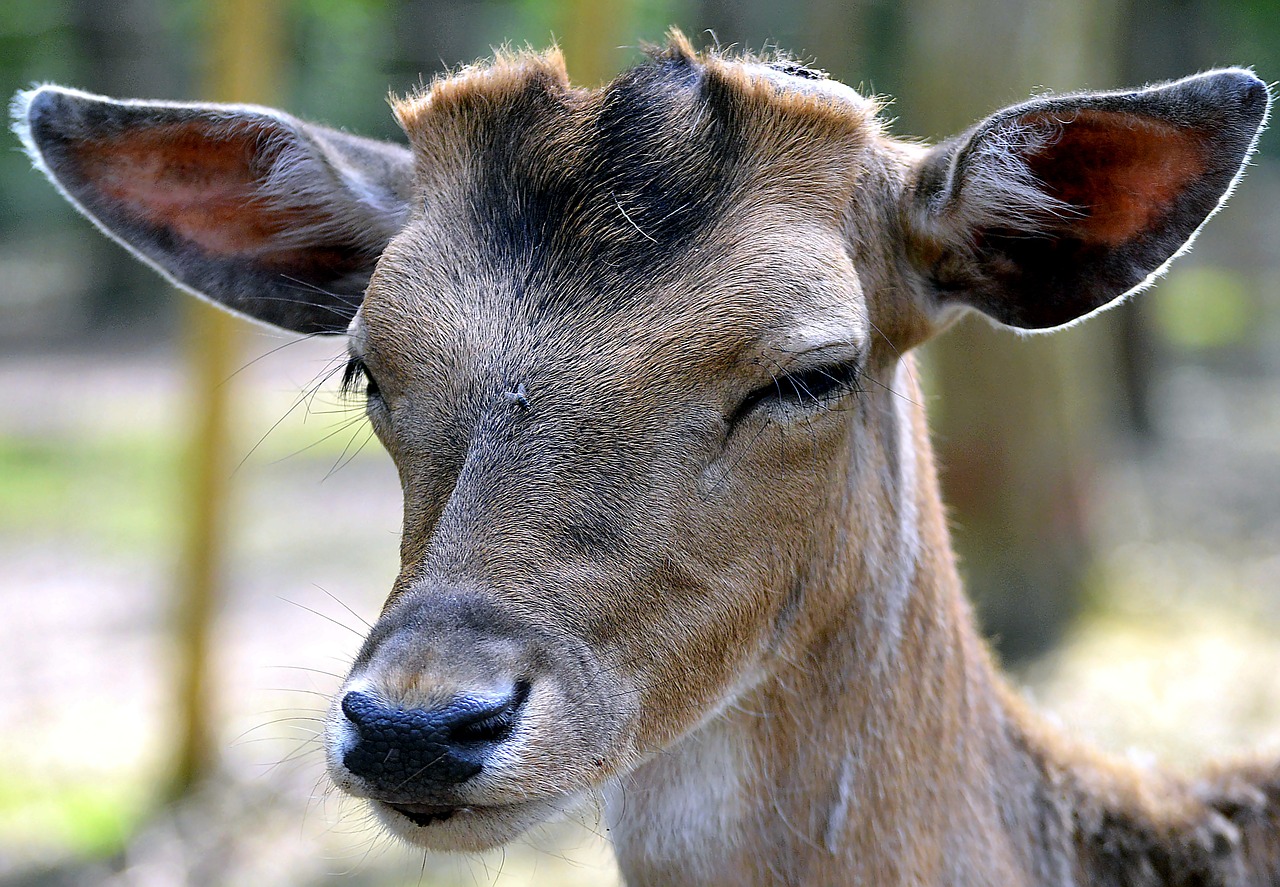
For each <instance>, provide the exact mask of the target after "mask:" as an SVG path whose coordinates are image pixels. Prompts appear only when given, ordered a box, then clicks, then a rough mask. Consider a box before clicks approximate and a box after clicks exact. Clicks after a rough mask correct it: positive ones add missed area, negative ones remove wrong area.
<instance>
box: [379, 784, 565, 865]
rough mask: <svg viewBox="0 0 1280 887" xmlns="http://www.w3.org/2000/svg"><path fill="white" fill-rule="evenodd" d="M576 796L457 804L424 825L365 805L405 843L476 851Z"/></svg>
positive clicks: (516, 832) (524, 829) (490, 846)
mask: <svg viewBox="0 0 1280 887" xmlns="http://www.w3.org/2000/svg"><path fill="white" fill-rule="evenodd" d="M579 800H580V798H579V796H578V795H576V794H574V795H563V796H560V797H556V798H547V799H541V798H539V799H535V800H531V801H522V802H520V803H517V804H505V805H501V806H494V807H460V808H458V810H457V811H456V812H455V813H454V814H453V815H452V816H450V817H449V818H448V819H446V820H443V821H441V822H433V823H431V824H430V825H427V826H419V825H415V824H414V823H413V822H412V821H410V820H409V819H408V818H407V817H405V816H404V815H402V814H400V813H398V812H396V811H395V810H393V809H392V808H391V807H389V806H387V805H386V804H383V803H381V802H379V801H370V802H369V806H370V807H371V808H372V809H373V812H374V813H375V814H376V815H377V817H378V821H379V822H380V823H382V825H383V827H384V828H386V830H387V831H388V832H390V833H391V834H392V835H394V836H395V837H397V838H399V839H400V840H402V841H404V842H405V843H407V844H412V845H414V846H415V847H423V848H425V849H427V850H434V851H437V852H445V853H449V852H453V853H478V852H481V851H483V850H492V849H493V848H495V847H499V846H501V845H503V844H506V843H508V842H510V841H512V840H514V839H515V838H518V837H519V836H520V835H522V834H524V833H525V832H527V831H528V830H529V829H531V828H533V827H534V826H535V825H539V824H541V823H543V822H545V821H546V820H548V819H550V818H552V817H554V816H558V815H560V814H561V813H563V812H564V811H565V810H567V809H569V808H570V807H572V806H574V805H575V804H576V803H577V802H578V801H579Z"/></svg>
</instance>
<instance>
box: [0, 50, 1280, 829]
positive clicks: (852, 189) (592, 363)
mask: <svg viewBox="0 0 1280 887" xmlns="http://www.w3.org/2000/svg"><path fill="white" fill-rule="evenodd" d="M814 76H815V75H813V74H812V73H811V72H805V71H803V70H801V69H797V68H795V67H794V66H792V65H788V64H786V63H779V64H774V65H765V64H761V63H757V62H741V61H735V60H732V59H725V58H721V57H718V56H715V55H711V56H706V57H703V56H698V55H696V54H695V53H694V52H693V51H692V49H691V48H690V47H689V46H688V44H687V42H685V41H684V40H683V38H680V37H678V36H677V37H676V38H674V39H673V42H672V45H671V46H670V47H669V48H668V49H667V50H666V51H665V52H661V53H657V54H655V56H654V58H653V59H652V60H651V61H650V62H649V63H648V64H646V65H643V66H641V67H638V68H636V69H634V70H632V71H630V72H628V73H626V74H624V75H622V76H621V77H619V78H618V79H617V80H615V81H614V82H613V83H611V84H610V85H609V86H607V87H605V88H603V89H601V90H597V91H582V90H574V89H572V88H571V87H570V86H569V84H568V81H567V78H566V76H565V72H564V68H563V64H562V63H561V62H560V60H559V58H558V56H557V55H556V54H554V53H551V54H548V55H545V56H521V57H518V58H515V59H503V60H500V61H499V63H497V64H495V65H494V66H492V67H489V68H482V69H471V70H468V71H465V72H463V73H462V74H461V75H459V76H457V77H454V78H451V79H447V80H442V81H440V82H438V83H436V84H435V85H434V86H433V87H432V88H431V89H430V90H429V91H427V92H426V93H424V94H422V95H420V96H416V97H413V98H411V99H409V100H406V101H404V102H401V103H399V104H398V105H397V107H396V111H397V114H398V116H399V118H400V122H401V124H402V126H403V127H404V129H405V132H406V133H407V135H408V136H409V140H410V142H411V143H412V149H411V150H410V149H406V148H404V147H400V146H395V145H390V144H384V143H377V142H372V141H369V140H365V139H360V138H357V137H354V136H350V135H347V134H345V133H341V132H337V131H334V130H330V129H326V128H324V127H318V126H314V125H311V124H306V123H303V122H301V121H298V120H295V119H293V118H291V117H289V116H287V115H284V114H282V113H280V112H276V111H271V110H269V109H264V108H256V107H242V106H208V105H175V104H161V103H151V102H137V101H115V100H110V99H104V98H101V97H98V96H91V95H87V94H84V93H78V92H75V91H71V90H64V89H61V88H57V87H45V88H41V89H39V90H35V91H33V92H31V93H23V94H20V95H19V97H18V99H17V101H16V102H15V104H14V112H15V120H16V128H17V129H18V131H19V134H20V135H21V136H22V137H23V139H24V141H25V143H26V146H27V149H28V152H29V153H30V155H31V157H32V158H33V160H34V161H35V162H36V164H37V165H38V166H39V167H40V168H41V169H42V170H44V171H45V172H46V173H47V174H48V175H49V176H50V178H51V179H52V180H53V181H54V182H55V183H56V184H57V185H58V186H59V187H60V188H61V189H62V190H63V192H64V193H65V194H66V196H67V197H68V198H69V199H71V200H72V201H73V202H74V203H75V204H76V205H77V206H78V207H79V208H80V209H81V210H82V211H84V212H85V213H86V214H87V215H89V216H90V217H91V218H92V219H94V221H95V222H97V223H98V224H99V225H100V226H101V227H102V228H103V229H104V230H105V231H106V232H107V233H109V234H110V235H111V236H113V237H115V238H117V239H118V240H120V241H121V242H122V243H124V244H126V245H127V246H128V247H129V248H131V249H133V250H134V251H135V252H136V253H137V254H138V255H139V257H141V258H142V259H144V260H145V261H147V262H149V263H151V264H152V265H154V266H155V267H156V268H158V269H159V270H160V271H162V272H163V273H164V274H166V275H167V276H169V277H170V278H171V279H172V280H174V281H175V282H177V283H178V284H180V285H182V286H185V287H187V288H189V289H191V290H193V291H195V292H197V293H200V294H202V295H205V296H208V297H210V298H213V299H215V300H217V301H219V302H221V303H222V304H224V305H226V306H227V307H229V308H230V309H232V310H234V311H238V312H242V313H244V314H247V315H250V316H252V317H255V318H257V319H259V320H263V321H266V322H268V323H272V324H275V325H278V326H281V327H285V328H288V329H291V330H295V331H304V332H328V333H335V334H345V335H346V337H347V343H348V348H349V350H350V353H351V364H350V366H349V368H348V371H349V373H348V375H349V378H350V380H351V381H352V383H353V384H355V385H357V386H358V385H360V384H364V385H367V393H368V414H369V418H370V421H371V422H372V423H373V427H374V428H375V429H376V431H377V433H378V436H379V437H380V438H381V440H382V442H383V443H384V444H385V445H386V447H387V450H388V451H389V452H390V453H391V456H392V458H393V459H394V460H395V463H396V465H397V467H398V469H399V472H400V477H401V481H402V485H403V488H404V502H405V505H404V510H405V513H404V536H403V540H402V545H401V557H402V564H401V571H400V575H399V578H398V579H397V581H396V584H395V587H394V588H393V589H392V591H391V594H390V596H389V598H388V600H387V603H386V605H385V607H384V609H383V612H382V614H381V616H380V617H379V619H378V621H377V623H376V624H375V625H374V627H373V629H372V631H371V632H370V634H369V636H368V638H367V639H366V641H365V643H364V645H363V648H362V649H361V651H360V653H359V655H358V657H357V658H356V661H355V663H354V666H353V668H352V670H351V673H350V676H349V677H348V679H347V681H346V682H345V685H344V687H343V688H342V690H341V691H340V693H339V694H338V696H337V698H336V699H335V700H334V703H333V706H332V709H331V712H330V717H329V724H328V729H327V734H326V746H327V752H328V761H329V770H330V773H331V775H332V776H333V779H334V781H335V782H336V783H337V784H338V785H339V786H341V787H342V788H344V789H345V790H347V791H348V792H350V793H352V794H354V795H357V796H360V797H364V798H368V799H369V800H370V802H371V803H372V804H373V805H374V807H375V809H376V810H377V811H378V812H379V814H380V815H381V817H382V819H383V821H384V822H385V823H386V824H387V825H388V826H389V827H390V828H391V829H392V830H394V831H395V832H397V833H398V834H400V835H402V836H404V837H405V838H407V839H408V840H411V841H413V842H416V843H419V844H422V845H424V846H428V847H436V848H442V849H478V848H483V847H488V846H492V845H495V844H499V843H501V842H503V841H505V840H507V839H509V838H511V837H513V836H514V835H516V834H518V833H519V832H520V831H522V830H523V829H525V828H526V827H528V826H529V825H531V824H533V823H535V822H537V821H539V820H540V819H542V818H544V817H545V816H546V815H548V814H549V813H551V812H553V811H555V810H557V809H559V808H561V807H564V806H566V805H567V804H568V803H569V802H570V801H572V800H573V799H574V798H575V797H577V796H579V795H581V794H583V793H586V792H589V791H591V790H592V789H593V788H595V787H598V786H601V785H602V784H604V783H606V782H608V781H609V780H611V779H613V778H615V777H617V776H619V775H620V774H624V773H626V772H627V771H628V770H630V769H631V768H634V767H636V766H637V765H639V764H640V763H641V762H643V761H645V760H646V759H647V758H648V757H650V756H652V755H655V754H658V753H660V752H661V751H662V750H663V749H665V748H669V747H670V746H671V745H672V744H673V743H674V742H675V741H677V740H678V739H679V738H680V737H681V736H683V735H685V734H688V733H689V732H690V731H693V730H694V729H696V728H697V727H698V726H699V725H700V724H702V723H705V722H707V721H708V720H710V719H713V718H715V717H717V715H718V714H719V713H721V712H722V711H723V710H724V709H725V708H726V707H727V706H730V705H731V704H733V702H734V701H735V700H738V699H740V698H741V697H742V696H743V694H745V693H747V692H749V691H750V690H751V689H752V688H753V687H754V686H756V685H757V684H759V683H761V682H762V681H765V680H766V679H767V678H768V677H769V676H770V673H771V669H774V668H775V666H776V665H777V663H778V662H779V661H791V662H800V663H801V665H800V667H803V662H804V656H805V653H806V651H811V650H813V649H814V648H815V647H816V645H819V644H826V645H828V646H829V645H831V644H834V643H840V642H842V641H841V640H840V639H839V638H838V637H837V636H836V634H835V633H833V631H832V629H831V626H832V624H833V620H834V621H839V620H841V619H845V620H847V619H849V618H852V617H850V616H849V615H848V614H850V613H855V612H856V613H857V614H859V617H858V618H862V619H865V620H867V621H868V624H869V625H870V626H871V628H870V630H869V633H870V635H871V636H873V637H878V636H885V637H889V638H892V637H893V636H894V633H895V631H897V630H898V629H897V628H896V627H895V623H894V617H893V614H894V613H901V611H902V606H903V600H904V598H905V596H907V595H909V594H910V593H911V587H912V585H911V576H912V570H913V569H914V567H915V564H916V562H917V558H921V557H925V556H939V557H941V556H945V554H940V552H945V551H946V543H945V539H941V540H939V539H934V540H933V541H932V542H931V543H929V544H923V543H921V542H920V540H919V538H918V534H919V529H920V526H921V524H919V523H918V522H917V520H916V517H915V502H916V501H917V496H916V490H917V486H918V481H920V478H922V477H925V475H924V474H923V473H922V474H919V475H918V474H917V469H920V470H921V472H927V471H928V470H930V469H929V466H928V460H927V453H925V450H926V448H927V445H925V444H924V443H923V440H922V438H921V437H920V436H921V435H922V434H923V432H922V430H921V429H922V428H923V424H922V421H921V420H920V418H919V416H918V415H917V414H911V415H908V414H909V413H910V412H911V410H909V409H908V406H907V404H908V400H907V398H905V397H903V396H901V395H902V394H903V393H904V392H905V391H907V390H908V383H907V382H906V381H905V380H904V378H903V376H904V375H905V374H904V373H903V372H902V369H901V364H900V357H901V352H904V351H906V350H907V349H909V348H910V347H912V346H913V345H916V344H918V343H919V342H921V341H923V340H924V339H925V338H927V337H928V336H929V335H930V334H931V333H933V332H934V331H936V330H938V329H941V328H942V327H944V326H945V325H946V323H947V322H948V321H949V319H950V317H951V316H952V315H953V314H954V313H955V311H956V309H958V308H961V307H969V308H976V309H978V310H980V311H983V312H985V313H987V314H988V315H990V316H991V317H993V318H994V319H996V320H998V321H1001V322H1004V323H1006V324H1009V325H1011V326H1016V327H1022V328H1027V329H1044V328H1049V327H1053V326H1056V325H1060V324H1064V323H1068V322H1070V321H1073V320H1075V319H1077V318H1079V317H1081V316H1083V315H1085V314H1088V313H1089V312H1091V311H1095V310H1098V309H1100V308H1102V307H1104V306H1106V305H1108V304H1110V303H1112V302H1114V301H1115V300H1116V299H1118V298H1119V297H1120V296H1122V295H1123V294H1125V293H1127V292H1131V291H1133V290H1134V289H1135V288H1138V287H1141V286H1142V285H1144V284H1145V283H1146V282H1148V281H1149V280H1150V279H1151V278H1152V277H1153V276H1154V275H1155V274H1156V273H1158V272H1159V270H1160V269H1162V268H1163V267H1164V265H1165V264H1166V263H1167V262H1168V261H1169V259H1170V258H1171V257H1172V256H1173V255H1175V254H1176V253H1177V252H1178V251H1179V250H1180V249H1182V248H1183V247H1184V246H1185V244H1187V243H1188V242H1189V239H1190V238H1191V237H1193V236H1194V234H1195V232H1196V230H1197V229H1198V227H1199V226H1200V225H1201V224H1202V223H1203V221H1204V220H1205V218H1207V216H1208V215H1210V214H1211V213H1212V212H1213V211H1214V210H1215V209H1216V208H1217V206H1218V204H1219V203H1220V201H1221V199H1222V198H1223V195H1224V194H1225V193H1226V192H1227V191H1228V190H1229V189H1230V187H1231V185H1232V184H1233V182H1234V180H1235V178H1236V176H1238V174H1239V170H1240V168H1241V164H1242V163H1243V160H1244V159H1245V158H1246V157H1247V155H1248V152H1249V151H1250V150H1251V148H1252V145H1253V142H1254V139H1255V137H1256V133H1257V130H1258V127H1259V125H1260V123H1261V121H1262V119H1263V118H1264V117H1265V114H1266V110H1267V107H1268V102H1269V99H1268V96H1267V92H1266V89H1265V87H1264V86H1263V84H1262V83H1261V82H1260V81H1258V80H1257V78H1255V77H1253V76H1252V75H1251V74H1249V73H1248V72H1244V71H1238V70H1235V71H1221V72H1216V73H1213V74H1207V75H1202V76H1199V77H1194V78H1188V79H1187V80H1184V81H1179V82H1177V83H1171V84H1166V85H1163V86H1159V87H1153V88H1149V89H1144V90H1137V91H1133V92H1123V93H1102V94H1093V95H1078V96H1063V97H1055V98H1046V99H1039V100H1035V101H1032V102H1029V103H1027V104H1024V105H1018V106H1014V107H1012V108H1008V109H1005V110H1003V111H1000V112H998V113H996V114H995V115H993V116H992V117H990V118H988V119H987V120H986V121H984V122H982V123H981V124H979V125H978V126H976V127H975V128H974V129H972V130H970V131H969V132H968V133H965V134H963V135H962V136H959V137H957V138H956V139H953V140H950V141H947V142H944V143H943V144H941V145H939V146H938V147H936V148H933V149H928V150H926V149H925V148H923V147H919V146H912V145H906V144H902V143H897V142H893V141H891V140H889V139H888V138H887V137H885V136H884V135H883V132H882V127H881V125H880V124H878V123H877V121H876V118H875V114H874V111H875V109H874V107H873V106H872V104H871V103H869V102H867V101H865V100H863V99H860V98H859V97H857V96H856V95H855V94H853V93H852V92H851V91H849V90H847V89H846V88H844V87H841V86H839V85H837V84H830V83H828V82H826V81H822V80H815V79H814ZM362 379H363V383H362V382H361V380H362ZM911 409H913V410H915V411H916V412H917V413H918V405H912V407H911ZM917 443H920V446H919V447H917V446H916V444H917ZM924 482H926V483H927V480H926V481H924ZM930 495H932V494H930ZM930 501H932V500H930ZM935 523H936V524H937V525H938V526H939V527H940V526H941V521H940V520H938V521H935ZM937 532H939V533H941V532H942V531H941V530H940V529H938V530H937ZM922 552H931V553H932V554H931V555H927V554H924V553H922ZM877 643H878V642H877Z"/></svg>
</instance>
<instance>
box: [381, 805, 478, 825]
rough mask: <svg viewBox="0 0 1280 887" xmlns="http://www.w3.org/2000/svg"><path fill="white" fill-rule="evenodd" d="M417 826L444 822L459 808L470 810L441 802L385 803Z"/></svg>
mask: <svg viewBox="0 0 1280 887" xmlns="http://www.w3.org/2000/svg"><path fill="white" fill-rule="evenodd" d="M385 806H386V807H387V808H388V809H390V810H394V811H395V812H397V813H399V814H400V815H401V816H403V817H404V818H405V819H407V820H409V821H410V822H412V823H413V824H414V825H416V826H418V827H419V828H426V827H427V826H429V825H432V824H433V823H437V822H444V821H445V820H446V819H449V818H450V817H452V816H453V814H455V813H457V812H458V811H459V810H467V811H469V810H471V809H473V808H470V807H447V806H445V805H443V804H386V805H385Z"/></svg>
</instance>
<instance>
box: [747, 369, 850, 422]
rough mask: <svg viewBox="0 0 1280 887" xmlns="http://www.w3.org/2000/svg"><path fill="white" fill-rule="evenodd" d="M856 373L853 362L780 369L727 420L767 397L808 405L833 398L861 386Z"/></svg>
mask: <svg viewBox="0 0 1280 887" xmlns="http://www.w3.org/2000/svg"><path fill="white" fill-rule="evenodd" d="M858 377H859V373H858V366H857V364H855V363H852V362H850V363H837V364H830V365H828V366H821V367H815V368H813V369H811V370H804V371H802V372H799V373H782V374H780V375H778V376H775V377H774V379H773V381H772V382H770V383H769V384H768V385H762V386H760V387H759V388H757V389H756V390H755V391H753V392H751V393H750V394H748V395H747V396H746V398H745V399H744V400H743V401H742V403H741V404H739V405H738V408H737V409H736V410H734V412H733V415H732V416H730V417H729V423H730V424H736V423H737V422H739V421H741V420H742V419H744V418H746V416H747V415H748V414H750V413H751V412H752V411H753V410H755V409H756V408H757V407H759V406H760V405H761V404H762V403H765V402H766V401H771V400H772V401H778V402H780V403H790V404H796V405H798V406H808V405H816V404H820V403H822V402H829V401H833V400H836V399H838V398H840V397H842V396H843V395H845V394H847V393H849V392H853V391H859V390H861V389H860V388H859V387H858Z"/></svg>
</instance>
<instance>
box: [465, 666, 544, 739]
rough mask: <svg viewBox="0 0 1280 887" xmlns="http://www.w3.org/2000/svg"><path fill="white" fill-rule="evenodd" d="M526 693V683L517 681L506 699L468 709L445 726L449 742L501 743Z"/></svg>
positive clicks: (506, 735)
mask: <svg viewBox="0 0 1280 887" xmlns="http://www.w3.org/2000/svg"><path fill="white" fill-rule="evenodd" d="M530 689H531V687H530V685H529V682H528V681H517V682H516V685H515V687H513V688H512V690H511V693H510V694H508V696H507V698H505V699H501V700H497V701H488V700H486V701H484V702H479V703H476V704H474V705H473V706H468V707H467V710H466V711H464V712H460V713H459V715H458V717H457V719H456V720H454V721H453V723H451V724H449V738H450V739H451V740H452V741H453V742H457V743H481V742H502V741H503V740H505V739H506V738H507V737H508V736H510V735H511V730H512V729H513V728H514V727H515V724H516V721H517V720H518V719H519V717H520V710H521V708H523V707H524V704H525V701H526V700H528V698H529V692H530Z"/></svg>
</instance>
